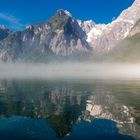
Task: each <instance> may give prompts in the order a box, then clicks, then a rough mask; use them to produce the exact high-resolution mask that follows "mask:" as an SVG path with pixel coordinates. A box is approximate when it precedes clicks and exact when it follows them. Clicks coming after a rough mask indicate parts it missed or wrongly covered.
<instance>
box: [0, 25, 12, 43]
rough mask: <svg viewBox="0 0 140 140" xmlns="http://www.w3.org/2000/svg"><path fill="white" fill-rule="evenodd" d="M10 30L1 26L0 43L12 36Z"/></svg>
mask: <svg viewBox="0 0 140 140" xmlns="http://www.w3.org/2000/svg"><path fill="white" fill-rule="evenodd" d="M10 32H11V31H10V30H9V29H8V28H6V27H5V26H4V25H0V41H1V40H3V39H4V38H6V37H7V36H8V35H9V34H10Z"/></svg>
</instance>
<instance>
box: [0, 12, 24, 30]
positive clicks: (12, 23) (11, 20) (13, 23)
mask: <svg viewBox="0 0 140 140" xmlns="http://www.w3.org/2000/svg"><path fill="white" fill-rule="evenodd" d="M0 19H2V20H4V21H6V22H7V23H8V25H9V27H10V28H12V29H15V30H18V29H22V28H23V27H24V24H21V23H20V20H19V19H18V18H16V17H14V16H13V15H9V14H5V13H0Z"/></svg>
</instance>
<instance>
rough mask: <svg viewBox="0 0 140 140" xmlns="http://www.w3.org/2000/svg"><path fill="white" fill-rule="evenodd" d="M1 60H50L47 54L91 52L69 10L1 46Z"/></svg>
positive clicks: (12, 37)
mask: <svg viewBox="0 0 140 140" xmlns="http://www.w3.org/2000/svg"><path fill="white" fill-rule="evenodd" d="M0 50H1V59H2V60H3V61H14V60H17V59H19V58H20V59H28V60H32V59H34V58H35V59H47V58H46V57H47V56H48V55H50V54H51V55H58V56H69V55H71V54H74V53H78V52H80V53H83V52H85V53H86V52H88V51H90V50H91V47H90V46H89V45H88V43H87V42H86V33H85V32H84V31H83V30H82V29H81V27H80V26H79V24H78V22H77V20H76V19H75V18H73V17H72V16H71V14H70V13H69V12H68V11H64V10H58V11H57V12H56V14H55V16H53V17H52V18H51V19H50V20H49V21H47V22H43V23H39V24H34V25H29V26H27V27H26V30H24V31H17V32H14V33H12V34H10V35H9V36H8V37H7V38H6V39H5V40H3V41H1V43H0Z"/></svg>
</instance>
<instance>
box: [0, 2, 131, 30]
mask: <svg viewBox="0 0 140 140" xmlns="http://www.w3.org/2000/svg"><path fill="white" fill-rule="evenodd" d="M133 2H134V0H0V24H4V25H6V26H7V27H9V28H10V29H12V30H22V29H24V28H25V26H26V25H28V24H33V23H39V22H43V21H47V20H48V19H49V18H50V17H51V16H53V15H54V14H55V13H56V11H57V10H58V9H65V10H68V11H69V12H70V13H71V14H72V15H73V16H74V17H75V18H77V19H81V20H90V19H91V20H93V21H94V22H95V23H109V22H111V21H112V19H114V18H116V17H118V15H119V14H120V13H121V12H122V10H124V9H126V8H128V7H129V6H130V5H131V4H132V3H133Z"/></svg>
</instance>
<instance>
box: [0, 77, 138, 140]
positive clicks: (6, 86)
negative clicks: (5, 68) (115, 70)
mask: <svg viewBox="0 0 140 140" xmlns="http://www.w3.org/2000/svg"><path fill="white" fill-rule="evenodd" d="M77 139H79V140H86V139H88V140H93V139H95V140H135V139H138V140H139V139H140V81H139V80H72V79H71V80H30V79H28V80H25V79H24V80H22V79H19V80H10V79H9V80H8V79H7V80H4V79H3V80H0V140H77Z"/></svg>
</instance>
